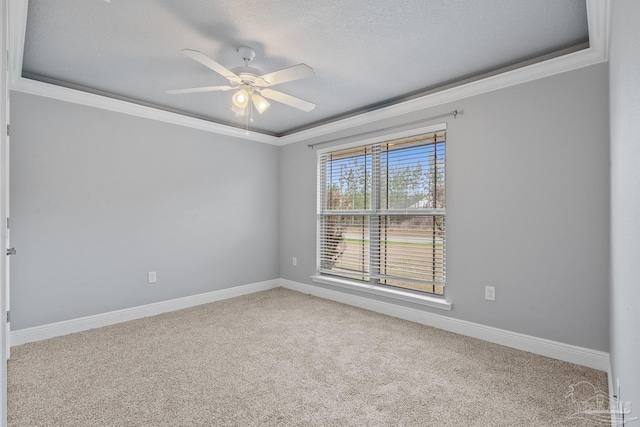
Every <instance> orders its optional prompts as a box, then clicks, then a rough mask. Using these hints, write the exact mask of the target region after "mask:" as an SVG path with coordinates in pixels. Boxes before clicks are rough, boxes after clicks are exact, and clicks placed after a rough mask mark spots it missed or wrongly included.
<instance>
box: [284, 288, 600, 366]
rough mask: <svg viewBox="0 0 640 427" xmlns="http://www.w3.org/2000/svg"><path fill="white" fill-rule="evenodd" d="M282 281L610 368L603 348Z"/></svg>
mask: <svg viewBox="0 0 640 427" xmlns="http://www.w3.org/2000/svg"><path fill="white" fill-rule="evenodd" d="M280 285H281V286H282V287H284V288H287V289H291V290H294V291H298V292H302V293H305V294H310V295H314V296H317V297H320V298H325V299H330V300H333V301H337V302H341V303H344V304H349V305H353V306H356V307H360V308H364V309H366V310H372V311H375V312H378V313H382V314H386V315H389V316H393V317H398V318H400V319H405V320H409V321H412V322H416V323H421V324H423V325H427V326H432V327H434V328H438V329H443V330H445V331H450V332H455V333H457V334H461V335H465V336H469V337H473V338H478V339H481V340H484V341H489V342H492V343H496V344H500V345H504V346H507V347H512V348H515V349H518V350H524V351H528V352H530V353H535V354H539V355H541V356H546V357H551V358H554V359H558V360H563V361H565V362H570V363H574V364H576V365H582V366H587V367H589V368H593V369H597V370H600V371H604V372H610V370H611V368H610V362H609V353H606V352H603V351H597V350H591V349H588V348H584V347H578V346H575V345H571V344H564V343H561V342H557V341H551V340H547V339H544V338H537V337H533V336H530V335H525V334H520V333H517V332H511V331H507V330H504V329H499V328H494V327H491V326H485V325H481V324H478V323H473V322H468V321H466V320H460V319H455V318H452V317H448V316H443V315H440V314H434V313H429V312H426V311H422V310H416V309H413V308H408V307H403V306H400V305H396V304H392V303H388V302H382V301H377V300H373V299H370V298H366V297H362V296H357V295H351V294H347V293H344V292H338V291H334V290H331V289H327V288H324V287H321V286H313V285H307V284H304V283H299V282H293V281H291V280H286V279H280Z"/></svg>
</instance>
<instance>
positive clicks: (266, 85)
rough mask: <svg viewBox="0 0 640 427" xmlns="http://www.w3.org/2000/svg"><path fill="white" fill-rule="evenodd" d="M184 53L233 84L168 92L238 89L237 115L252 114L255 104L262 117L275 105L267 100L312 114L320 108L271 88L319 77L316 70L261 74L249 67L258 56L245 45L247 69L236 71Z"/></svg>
mask: <svg viewBox="0 0 640 427" xmlns="http://www.w3.org/2000/svg"><path fill="white" fill-rule="evenodd" d="M182 52H183V53H184V54H185V55H187V56H188V57H190V58H192V59H195V60H196V61H198V62H199V63H201V64H202V65H204V66H205V67H207V68H209V69H211V70H213V71H215V72H216V73H218V74H220V75H221V76H223V77H225V78H226V79H227V80H229V85H226V86H205V87H194V88H189V89H174V90H167V91H166V93H169V94H183V93H196V92H214V91H226V90H236V93H235V94H234V95H233V97H232V101H233V107H231V110H232V111H233V112H234V113H236V116H245V115H247V113H248V111H250V110H251V104H250V102H251V103H253V106H254V107H255V109H256V110H257V111H258V112H259V113H260V114H262V113H263V112H264V111H265V110H266V109H267V108H269V105H271V104H269V102H268V101H267V100H266V99H265V98H268V99H271V100H273V101H277V102H280V103H282V104H285V105H288V106H290V107H294V108H297V109H299V110H302V111H311V110H313V109H314V108H315V107H316V105H315V104H313V103H311V102H309V101H305V100H304V99H300V98H296V97H295V96H291V95H287V94H286V93H282V92H278V91H276V90H273V89H270V87H271V86H275V85H279V84H281V83H286V82H290V81H293V80H299V79H303V78H305V77H310V76H313V75H314V74H315V73H314V72H313V69H312V68H311V67H309V66H308V65H306V64H298V65H294V66H292V67H289V68H285V69H282V70H279V71H274V72H272V73H267V74H262V75H261V74H260V71H259V70H257V69H255V68H251V67H249V62H250V61H251V60H252V59H253V58H254V56H255V55H256V53H255V52H254V50H253V49H251V48H250V47H246V46H243V47H241V48H239V49H238V53H239V54H240V55H241V56H242V59H243V60H244V66H242V67H236V68H234V69H232V70H228V69H227V68H226V67H224V66H223V65H221V64H219V63H217V62H216V61H214V60H213V59H211V58H209V57H208V56H206V55H204V54H202V53H201V52H200V51H197V50H192V49H183V50H182Z"/></svg>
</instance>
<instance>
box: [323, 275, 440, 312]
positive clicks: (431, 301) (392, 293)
mask: <svg viewBox="0 0 640 427" xmlns="http://www.w3.org/2000/svg"><path fill="white" fill-rule="evenodd" d="M311 280H313V281H314V282H315V283H322V284H325V285H332V286H339V287H341V288H346V289H352V290H356V291H361V292H366V293H369V294H374V295H380V296H384V297H388V298H393V299H397V300H402V301H408V302H412V303H414V304H420V305H426V306H428V307H434V308H439V309H441V310H447V311H449V310H451V308H452V306H453V305H452V304H451V303H450V302H447V301H445V300H444V298H436V297H432V296H429V295H423V294H418V293H417V292H411V291H405V290H402V289H397V288H388V287H384V286H378V285H372V284H369V283H361V282H357V281H355V280H349V279H341V278H338V277H329V276H321V275H316V276H311Z"/></svg>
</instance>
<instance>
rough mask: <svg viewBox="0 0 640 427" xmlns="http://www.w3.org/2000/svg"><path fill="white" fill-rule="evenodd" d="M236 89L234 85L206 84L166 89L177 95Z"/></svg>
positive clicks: (167, 91)
mask: <svg viewBox="0 0 640 427" xmlns="http://www.w3.org/2000/svg"><path fill="white" fill-rule="evenodd" d="M231 89H235V87H233V86H204V87H192V88H189V89H172V90H165V92H166V93H170V94H172V95H177V94H181V93H197V92H214V91H219V90H231Z"/></svg>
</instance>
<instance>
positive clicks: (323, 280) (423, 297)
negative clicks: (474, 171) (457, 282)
mask: <svg viewBox="0 0 640 427" xmlns="http://www.w3.org/2000/svg"><path fill="white" fill-rule="evenodd" d="M441 130H444V131H446V130H447V124H446V123H438V124H435V125H429V126H425V127H420V128H415V129H410V130H405V131H402V132H396V133H390V134H386V135H380V136H376V137H373V138H369V139H364V140H359V141H353V142H349V143H345V144H339V145H334V146H331V147H326V148H322V149H319V150H318V156H321V155H322V154H324V153H327V152H329V151H337V150H343V149H346V148H355V147H360V146H363V145H370V144H375V143H378V142H384V141H390V140H393V139H400V138H406V137H410V136H413V135H420V134H422V133H431V132H437V131H441ZM316 225H317V221H316ZM319 239H320V230H319V227H317V226H316V241H319ZM319 265H320V252H319V251H318V249H317V247H316V266H319ZM311 280H313V282H315V283H320V284H324V285H331V286H337V287H341V288H345V289H351V290H355V291H360V292H365V293H369V294H373V295H378V296H383V297H388V298H392V299H396V300H401V301H407V302H411V303H414V304H420V305H424V306H427V307H434V308H439V309H441V310H447V311H450V310H451V309H452V308H453V303H451V302H449V301H447V300H446V299H445V298H443V297H436V296H431V295H428V294H424V293H422V292H412V291H409V290H404V289H400V288H394V287H391V286H381V285H376V284H372V283H365V282H360V281H358V280H349V279H346V278H344V277H334V276H330V275H326V274H321V273H320V272H318V271H316V274H315V275H313V276H311Z"/></svg>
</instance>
